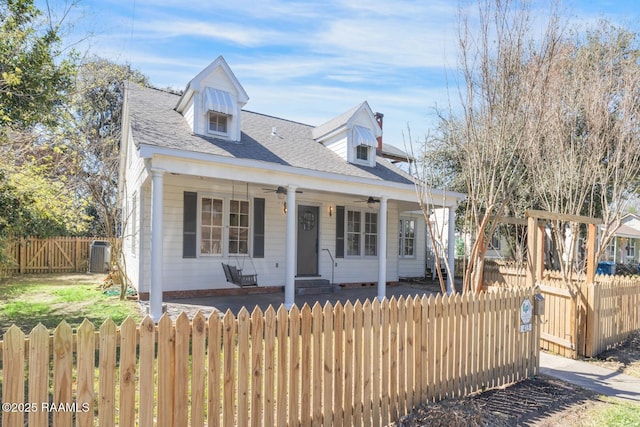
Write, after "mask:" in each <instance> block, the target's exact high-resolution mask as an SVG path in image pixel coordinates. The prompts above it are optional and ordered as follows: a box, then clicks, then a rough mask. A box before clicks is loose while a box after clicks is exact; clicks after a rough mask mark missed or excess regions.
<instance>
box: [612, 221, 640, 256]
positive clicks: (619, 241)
mask: <svg viewBox="0 0 640 427" xmlns="http://www.w3.org/2000/svg"><path fill="white" fill-rule="evenodd" d="M638 250H640V216H638V215H635V214H628V215H625V216H624V217H623V218H622V220H621V222H620V227H618V229H617V230H616V231H615V234H614V237H613V239H611V241H610V242H609V243H608V244H607V248H606V249H605V252H604V255H603V259H604V261H613V262H615V263H617V264H637V263H638V261H639V260H640V257H639V256H638Z"/></svg>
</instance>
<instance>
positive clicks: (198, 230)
mask: <svg viewBox="0 0 640 427" xmlns="http://www.w3.org/2000/svg"><path fill="white" fill-rule="evenodd" d="M248 100H249V97H248V95H247V93H246V92H245V90H244V89H243V88H242V86H241V85H240V83H239V81H238V80H237V79H236V77H235V76H234V74H233V72H232V71H231V69H230V68H229V66H228V65H227V63H226V62H225V60H224V59H223V58H222V57H218V58H217V59H216V60H215V61H214V62H213V63H211V64H210V65H209V66H208V67H207V68H205V69H204V70H203V71H202V72H200V73H199V74H198V75H197V76H196V77H195V78H194V79H193V80H191V81H190V82H189V83H188V85H187V87H186V89H185V90H184V92H183V94H182V95H176V94H173V93H169V92H165V91H161V90H157V89H150V88H143V87H140V86H137V85H128V86H127V88H126V93H125V103H124V119H123V132H122V141H121V163H120V165H121V173H120V175H121V176H120V195H121V198H122V212H123V220H124V227H123V233H122V234H123V253H124V259H125V262H126V267H127V273H128V276H129V278H130V279H131V281H132V283H133V285H134V286H135V287H136V288H137V289H138V292H139V294H140V295H141V298H149V299H150V303H151V304H150V307H151V308H150V311H151V313H150V314H151V316H152V317H153V318H154V319H156V320H157V319H159V317H160V315H161V312H162V298H163V294H164V295H165V296H168V295H173V296H177V295H211V294H215V292H224V290H225V289H229V288H236V289H237V288H238V286H237V284H234V283H230V282H232V280H229V281H228V275H229V271H228V270H227V271H225V270H226V269H223V264H224V265H228V266H232V267H235V269H242V272H237V271H235V270H234V273H235V275H236V276H237V275H238V274H241V275H247V276H253V275H257V281H256V282H257V286H258V287H263V286H283V285H284V288H285V292H284V302H285V305H287V306H291V305H293V304H294V302H295V288H296V284H298V285H300V283H301V281H303V280H310V279H326V280H329V281H332V282H333V283H335V284H346V283H375V284H377V289H378V296H379V297H380V298H383V297H384V295H385V287H386V284H387V283H388V282H394V281H397V280H399V278H401V277H405V276H407V277H415V276H424V274H425V250H426V249H425V248H426V245H425V222H424V218H423V217H422V215H421V214H420V213H419V208H418V204H417V196H416V191H415V187H414V182H413V180H412V178H411V177H410V176H409V175H407V174H406V173H405V172H403V171H402V170H401V169H399V168H397V167H396V166H394V165H393V164H392V163H391V161H389V160H394V158H393V156H387V158H384V157H383V155H384V151H383V150H381V146H380V145H379V141H378V140H377V138H379V137H381V135H382V130H381V126H380V124H379V123H378V121H377V120H376V116H375V115H374V113H373V112H372V110H371V108H370V107H369V105H368V104H367V103H366V102H364V103H361V104H359V105H357V106H356V107H354V108H353V109H351V110H349V111H347V112H346V113H344V114H341V115H339V116H337V117H335V118H333V119H331V120H329V121H328V122H326V123H324V124H321V125H319V126H310V125H305V124H301V123H296V122H293V121H289V120H286V119H281V118H276V117H271V116H267V115H264V114H260V113H255V112H251V111H247V110H244V109H243V107H244V106H245V104H246V103H247V101H248ZM292 102H295V100H292ZM395 154H396V155H397V153H395ZM396 160H397V159H396ZM431 194H432V195H434V196H435V198H436V199H437V200H439V203H440V205H441V207H450V206H451V207H454V208H455V206H456V204H457V202H458V201H459V200H460V199H462V198H463V197H464V195H462V194H459V193H451V192H448V193H444V192H441V191H438V190H432V191H431ZM454 210H455V209H450V212H451V213H450V218H451V219H452V218H453V211H454ZM453 223H454V221H453V220H450V221H449V224H451V226H450V227H451V230H450V231H449V235H451V236H452V235H453ZM452 240H453V239H451V241H452ZM451 246H453V245H451ZM449 259H450V261H451V263H453V250H450V251H449ZM452 269H453V266H452ZM225 273H227V274H226V275H225Z"/></svg>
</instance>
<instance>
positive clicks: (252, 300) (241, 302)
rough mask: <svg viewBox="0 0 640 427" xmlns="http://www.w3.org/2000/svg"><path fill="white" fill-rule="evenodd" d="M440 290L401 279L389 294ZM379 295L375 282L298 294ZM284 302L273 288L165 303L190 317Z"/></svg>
mask: <svg viewBox="0 0 640 427" xmlns="http://www.w3.org/2000/svg"><path fill="white" fill-rule="evenodd" d="M439 292H440V285H439V284H438V283H437V282H435V281H430V280H424V281H415V282H397V283H395V284H392V285H388V286H387V287H386V297H387V298H396V299H399V298H400V297H403V298H404V299H407V298H415V297H418V298H421V297H422V296H423V295H424V296H427V297H429V296H430V295H437V294H438V293H439ZM374 298H377V287H376V286H375V285H374V284H369V285H362V286H349V287H340V286H338V287H337V289H336V291H335V292H331V293H321V294H301V295H296V298H295V304H296V306H298V307H300V308H301V307H303V306H304V305H305V304H307V305H309V306H310V307H313V305H315V304H316V303H318V304H320V305H324V304H325V303H327V302H328V303H330V304H331V305H334V306H335V304H336V303H337V302H340V303H341V304H342V305H344V304H346V303H347V301H350V302H351V303H352V304H355V302H356V301H360V302H362V303H364V301H365V300H369V301H373V299H374ZM282 303H283V292H282V289H281V288H280V289H276V288H272V289H269V291H268V292H262V293H248V294H243V295H215V296H201V297H191V298H175V297H174V298H165V299H164V303H163V312H166V313H168V314H169V315H170V316H171V317H174V318H175V317H177V316H178V315H179V314H180V313H182V312H185V313H186V314H187V315H188V316H189V317H190V318H191V317H193V316H194V315H195V314H196V313H197V312H198V311H200V312H202V314H204V315H205V316H209V315H210V314H211V313H213V312H218V313H220V314H221V315H222V314H224V313H226V312H227V310H230V311H231V312H232V313H234V314H236V315H237V313H238V312H239V311H240V309H242V308H243V307H244V308H246V309H247V310H249V312H251V311H252V310H253V309H254V308H255V307H259V308H260V310H262V311H263V312H264V311H266V310H267V308H268V307H269V306H272V307H273V308H274V309H276V310H277V309H278V308H279V307H280V306H281V305H282ZM140 304H141V306H142V310H143V312H147V309H148V307H149V302H148V301H140Z"/></svg>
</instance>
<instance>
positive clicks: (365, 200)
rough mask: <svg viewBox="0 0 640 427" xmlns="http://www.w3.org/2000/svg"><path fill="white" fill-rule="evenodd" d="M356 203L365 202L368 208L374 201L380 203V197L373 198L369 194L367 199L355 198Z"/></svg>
mask: <svg viewBox="0 0 640 427" xmlns="http://www.w3.org/2000/svg"><path fill="white" fill-rule="evenodd" d="M355 202H356V203H366V204H367V206H369V207H370V208H371V207H373V205H375V204H376V203H380V199H375V198H373V197H371V196H369V197H368V198H367V199H360V200H355Z"/></svg>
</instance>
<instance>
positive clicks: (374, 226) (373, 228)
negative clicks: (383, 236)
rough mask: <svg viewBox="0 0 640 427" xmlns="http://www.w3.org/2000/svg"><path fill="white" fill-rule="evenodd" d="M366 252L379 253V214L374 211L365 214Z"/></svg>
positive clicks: (368, 254)
mask: <svg viewBox="0 0 640 427" xmlns="http://www.w3.org/2000/svg"><path fill="white" fill-rule="evenodd" d="M364 254H365V255H366V256H376V255H377V254H378V214H377V213H374V212H365V214H364Z"/></svg>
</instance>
